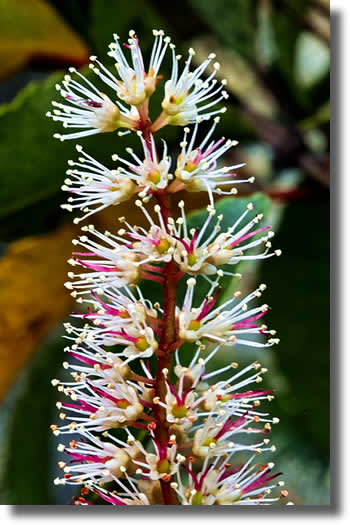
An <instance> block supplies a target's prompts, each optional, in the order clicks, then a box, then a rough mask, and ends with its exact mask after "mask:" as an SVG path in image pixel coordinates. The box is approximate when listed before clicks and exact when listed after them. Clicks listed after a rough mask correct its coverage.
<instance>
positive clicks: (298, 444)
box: [0, 0, 330, 505]
mask: <svg viewBox="0 0 350 525" xmlns="http://www.w3.org/2000/svg"><path fill="white" fill-rule="evenodd" d="M131 28H132V29H134V30H135V31H136V33H137V34H138V36H139V38H140V40H141V45H142V49H143V50H144V52H145V54H147V52H148V51H149V49H150V46H151V45H152V40H153V37H152V33H151V30H152V29H154V28H157V29H159V28H162V29H164V30H165V32H166V33H167V34H169V35H170V36H171V37H172V39H173V41H174V42H175V43H176V44H177V48H178V49H179V50H180V51H178V52H182V53H186V50H187V48H188V47H190V46H191V47H194V48H195V49H196V51H197V54H196V56H195V59H196V60H197V62H198V63H199V62H200V61H202V59H203V58H205V57H206V56H207V54H208V53H209V52H212V51H214V52H215V53H216V54H217V59H218V60H219V61H220V63H221V70H220V72H219V78H226V79H227V90H228V91H229V94H230V99H229V101H228V111H227V113H226V114H225V115H224V117H223V118H222V122H221V128H220V133H222V134H224V135H226V136H228V137H230V138H234V139H237V140H239V142H240V144H239V146H238V148H235V151H234V153H231V154H230V155H231V156H230V155H227V158H226V159H225V161H226V163H228V162H231V164H233V163H235V162H242V161H243V162H246V163H247V167H246V168H244V169H242V170H241V173H243V174H244V176H245V177H246V178H249V177H250V176H252V175H253V176H255V177H256V182H255V183H254V184H253V185H252V184H247V185H243V187H242V188H240V190H241V191H240V194H239V198H238V199H237V206H238V203H240V205H242V204H244V203H246V202H248V201H249V200H252V199H254V201H255V202H256V206H257V207H260V208H262V209H263V211H264V213H265V217H266V222H268V223H269V224H272V225H273V228H274V230H275V231H276V238H275V239H274V247H275V248H280V249H282V251H283V256H282V257H279V258H273V259H270V260H269V261H268V262H267V263H266V264H265V263H263V264H256V263H254V264H246V265H245V267H244V268H243V269H242V270H241V271H244V278H243V280H242V281H241V283H240V289H242V288H243V289H247V290H250V289H251V288H252V287H254V286H255V284H256V283H257V282H258V281H259V282H265V283H267V284H268V289H267V291H266V293H265V294H266V295H265V299H264V300H265V301H266V302H267V303H268V304H270V305H271V306H272V310H271V312H270V314H269V324H270V325H272V326H273V328H276V329H277V330H278V335H279V337H280V338H281V343H280V345H279V346H278V347H274V348H273V349H272V350H266V351H264V353H263V354H262V353H260V354H259V355H258V356H257V354H256V352H255V353H254V352H252V351H248V352H247V350H246V349H245V350H241V351H240V350H239V349H238V350H237V351H236V355H235V356H234V359H235V360H237V361H238V360H239V361H240V362H243V363H244V362H248V361H249V362H250V361H251V360H252V359H256V358H259V360H260V361H261V362H262V363H263V365H264V366H266V367H268V368H269V370H270V373H269V374H268V376H269V377H266V382H267V383H268V386H269V387H271V388H273V389H275V390H276V400H275V401H274V403H273V406H270V408H271V409H272V412H273V415H274V416H277V417H279V418H280V420H281V422H280V424H279V425H278V426H277V427H274V428H273V430H274V432H273V436H272V437H273V441H274V443H275V444H276V445H277V452H276V453H275V454H274V458H273V461H274V462H275V463H276V466H277V468H278V471H282V472H283V479H284V480H285V481H286V485H287V488H288V490H289V498H290V499H292V500H293V501H295V502H296V503H298V504H304V505H327V504H329V113H330V111H329V67H330V52H329V38H330V18H329V2H328V1H327V0H215V2H213V1H212V0H182V1H181V2H180V4H179V3H174V2H163V1H161V0H133V1H132V2H121V1H119V0H51V1H50V0H0V163H1V174H0V177H1V193H0V241H1V242H0V300H1V304H2V320H1V327H0V358H1V366H0V403H1V406H0V409H1V415H0V447H1V450H0V503H4V504H66V503H69V502H70V500H71V497H72V496H73V495H74V491H73V492H72V491H70V490H68V489H64V488H61V487H58V488H56V487H54V486H53V483H52V480H53V478H54V477H55V476H56V462H57V459H58V458H57V452H56V447H57V439H56V438H53V437H52V435H51V432H50V431H49V425H50V424H51V423H52V422H54V421H56V420H57V413H56V409H55V402H56V399H57V392H56V391H55V390H54V389H53V388H52V387H51V385H50V380H51V378H53V377H56V376H61V377H62V373H61V368H60V367H61V362H62V361H63V360H64V354H63V353H62V348H63V346H64V341H63V339H62V333H63V332H62V329H61V324H62V321H63V320H65V319H67V316H68V315H69V312H70V311H71V309H72V308H73V305H72V302H71V297H70V296H69V294H68V293H67V291H66V290H65V289H64V287H63V282H64V281H65V280H66V273H67V271H68V268H67V265H66V259H67V258H69V256H70V252H71V239H72V238H73V237H74V235H75V234H76V231H77V230H76V227H73V225H72V224H71V217H69V216H68V217H67V214H66V213H64V212H62V210H61V209H60V207H59V205H60V204H61V203H62V202H63V201H64V200H65V198H64V195H62V194H61V192H60V186H61V184H62V182H63V179H64V174H65V170H66V167H67V164H66V163H67V160H68V159H69V158H72V157H74V154H75V149H74V147H75V143H73V141H72V142H67V143H59V142H58V141H55V140H54V139H53V138H52V135H53V133H54V132H57V131H58V132H59V131H61V130H60V129H59V123H53V122H52V121H50V120H48V119H47V118H45V113H46V112H47V111H48V110H49V109H50V105H51V100H55V99H57V98H58V94H57V92H56V90H55V84H56V83H57V82H58V81H59V80H61V78H62V76H63V74H64V71H65V70H66V69H67V67H69V66H70V65H74V66H76V67H78V68H83V69H84V68H86V66H87V64H88V57H89V55H90V54H97V55H99V57H100V58H102V60H104V62H105V63H106V64H109V65H112V64H110V62H109V58H108V57H106V59H104V58H103V57H105V53H106V49H107V45H108V43H109V42H110V41H111V38H112V34H113V33H118V34H119V35H120V36H121V39H122V40H126V39H127V34H128V31H129V29H131ZM167 68H169V64H167V63H165V65H164V70H165V74H166V71H167ZM161 96H162V88H159V89H158V94H157V93H156V94H155V95H154V97H152V103H153V98H154V99H155V100H154V106H155V107H156V106H157V101H158V102H160V100H161ZM157 97H158V99H157ZM163 136H165V137H166V138H167V140H168V143H169V146H170V151H172V150H173V151H174V152H175V151H176V149H175V148H176V147H177V145H178V142H179V139H180V137H181V136H182V131H181V130H178V129H177V128H172V129H165V130H164V134H163ZM132 140H133V138H132V137H126V138H123V139H120V138H118V137H117V136H116V135H114V134H105V135H99V136H96V137H95V138H92V139H91V138H88V139H86V140H84V146H86V150H87V151H88V152H89V153H90V154H92V155H94V156H96V157H97V158H98V160H100V161H102V162H105V163H107V165H108V164H109V162H110V155H111V153H115V152H117V153H118V152H121V153H122V152H123V150H124V148H125V147H126V146H127V145H129V142H130V141H132ZM241 173H240V174H241ZM252 194H254V195H252ZM193 195H194V197H193ZM187 197H188V196H187ZM187 201H188V199H187ZM206 204H207V202H206V200H205V196H204V197H203V195H201V194H190V206H189V207H190V208H191V209H193V210H195V209H198V208H202V207H203V206H206ZM220 206H222V211H224V213H225V221H226V220H227V221H228V223H230V221H231V219H232V217H231V216H230V209H231V207H230V206H228V205H227V203H226V204H225V202H223V203H222V204H220ZM129 210H130V207H129ZM127 212H128V209H126V207H124V208H123V209H122V210H120V209H118V214H119V213H120V214H125V213H127ZM113 213H114V215H113ZM115 216H116V210H115V209H114V210H112V211H109V212H107V213H104V214H101V215H100V216H99V217H98V219H96V220H95V221H94V222H95V225H96V226H100V227H102V228H103V227H105V226H106V225H107V224H108V225H109V226H110V225H111V220H115ZM132 218H133V220H134V222H137V221H138V217H136V214H134V215H133V217H132ZM194 218H195V219H196V217H194ZM197 218H198V216H197ZM221 359H223V360H224V359H225V356H222V357H221ZM229 359H230V360H232V356H230V357H229Z"/></svg>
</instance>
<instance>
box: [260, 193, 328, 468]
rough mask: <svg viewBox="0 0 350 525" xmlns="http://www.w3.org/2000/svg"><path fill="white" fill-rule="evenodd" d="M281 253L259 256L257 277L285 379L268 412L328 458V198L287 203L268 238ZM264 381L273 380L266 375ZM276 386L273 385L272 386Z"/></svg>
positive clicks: (325, 460)
mask: <svg viewBox="0 0 350 525" xmlns="http://www.w3.org/2000/svg"><path fill="white" fill-rule="evenodd" d="M274 245H276V247H278V248H280V249H281V250H282V257H279V258H278V259H277V258H272V259H270V260H268V261H264V262H263V264H262V266H261V272H260V279H261V280H262V281H263V282H266V283H267V285H268V288H267V290H266V292H265V300H266V302H267V303H268V304H269V305H271V307H272V310H271V313H270V316H269V317H270V319H271V323H272V324H273V328H275V329H276V330H277V332H278V337H279V338H280V339H281V342H280V344H279V346H278V347H277V349H276V350H273V354H274V356H275V360H276V366H277V367H278V369H279V370H280V372H281V374H282V375H283V377H284V378H285V379H286V382H285V387H284V389H283V390H281V389H278V388H277V395H276V401H275V402H274V412H275V414H276V415H277V416H278V417H280V419H281V425H283V426H284V428H285V429H286V430H288V429H289V430H290V431H295V432H297V434H298V435H299V436H300V437H301V438H302V439H304V440H305V441H306V442H307V443H308V445H309V446H310V447H311V448H312V449H313V450H314V451H315V453H316V454H318V457H319V458H320V459H321V460H322V462H323V463H324V464H326V465H327V464H328V459H329V203H328V201H327V200H324V201H323V200H320V201H310V200H308V201H298V202H295V203H293V204H290V205H289V206H288V207H287V208H286V210H285V213H284V218H283V222H282V223H281V225H280V228H279V231H278V233H277V235H276V238H275V239H274ZM269 376H270V377H268V376H267V378H266V379H267V381H269V382H270V384H271V383H272V382H274V379H275V378H274V377H273V375H272V374H269ZM273 388H276V385H275V384H274V385H273Z"/></svg>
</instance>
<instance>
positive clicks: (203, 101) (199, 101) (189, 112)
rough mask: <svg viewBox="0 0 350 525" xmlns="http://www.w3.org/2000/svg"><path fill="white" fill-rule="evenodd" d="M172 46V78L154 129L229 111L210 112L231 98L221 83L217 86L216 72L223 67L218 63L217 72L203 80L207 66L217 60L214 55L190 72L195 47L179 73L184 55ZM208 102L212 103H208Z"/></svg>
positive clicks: (182, 124)
mask: <svg viewBox="0 0 350 525" xmlns="http://www.w3.org/2000/svg"><path fill="white" fill-rule="evenodd" d="M170 47H171V49H172V56H173V65H172V71H171V77H170V79H169V80H168V81H167V82H166V83H165V97H164V100H163V102H162V108H163V113H162V114H161V115H160V117H158V119H157V120H156V121H155V123H154V125H153V127H152V129H153V130H154V131H156V130H158V129H160V128H161V127H163V126H164V125H166V124H170V125H173V126H184V125H186V124H189V123H191V122H193V123H194V122H197V121H200V120H204V119H208V118H210V117H211V116H212V115H215V114H217V113H224V112H225V111H226V108H221V109H218V110H214V111H212V110H211V108H212V106H214V105H216V104H217V103H218V102H219V101H220V100H222V99H223V98H225V99H226V98H228V95H227V93H226V91H223V90H222V84H219V85H217V80H215V79H214V76H215V75H216V72H217V70H218V69H219V68H220V66H219V64H218V63H215V64H214V71H213V72H212V73H211V74H210V75H209V77H208V78H207V79H205V80H203V79H202V78H201V77H202V76H203V74H204V72H205V70H206V68H207V66H208V65H209V64H210V63H211V62H212V60H213V59H214V58H215V54H214V53H212V54H210V55H209V56H208V58H207V60H205V61H204V62H202V64H200V65H199V66H198V67H197V68H196V69H195V70H194V71H192V72H191V71H190V65H191V61H192V57H193V56H194V55H195V52H194V50H193V49H192V48H191V49H189V56H188V59H187V60H186V63H185V67H184V69H183V71H182V73H181V74H179V67H178V62H179V60H180V58H181V56H179V55H175V46H173V45H170ZM208 100H210V101H209V102H208Z"/></svg>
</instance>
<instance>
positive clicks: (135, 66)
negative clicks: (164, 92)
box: [94, 30, 170, 106]
mask: <svg viewBox="0 0 350 525" xmlns="http://www.w3.org/2000/svg"><path fill="white" fill-rule="evenodd" d="M153 35H154V36H155V40H154V43H153V48H152V52H151V58H150V62H149V66H148V69H147V71H146V69H145V66H144V60H143V56H142V52H141V49H140V46H139V41H138V38H137V36H136V35H135V31H130V32H129V37H130V38H129V39H128V44H124V46H125V47H126V48H128V49H129V50H130V55H131V63H132V65H131V66H130V65H129V62H128V60H127V59H126V58H125V54H124V52H123V49H122V47H121V46H120V44H119V36H118V35H114V39H115V42H113V43H112V44H110V46H109V47H110V51H109V53H108V55H109V56H111V57H112V58H113V59H114V60H115V61H116V64H115V67H116V69H117V72H118V75H119V77H120V79H121V80H117V79H116V78H115V76H114V75H113V74H112V73H110V71H109V70H108V69H107V68H105V67H104V66H103V64H101V63H100V62H98V61H97V60H96V58H95V57H94V60H95V62H96V63H97V64H98V66H99V68H100V69H101V71H99V70H97V71H96V73H97V74H98V75H99V76H100V77H101V78H102V80H103V81H104V82H106V84H108V85H109V86H110V87H112V88H113V89H115V90H116V91H117V94H118V97H119V98H120V99H121V100H122V101H123V102H125V103H127V104H131V105H135V106H141V105H142V104H143V103H144V102H145V100H146V99H147V98H148V97H150V96H151V95H152V94H153V93H154V91H155V89H156V85H157V82H158V80H159V77H158V73H159V69H160V66H161V64H162V61H163V58H164V55H165V52H166V49H167V47H168V44H169V43H170V38H169V37H164V32H163V31H161V30H160V31H158V30H154V31H153Z"/></svg>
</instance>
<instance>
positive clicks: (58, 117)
mask: <svg viewBox="0 0 350 525" xmlns="http://www.w3.org/2000/svg"><path fill="white" fill-rule="evenodd" d="M69 71H70V73H76V74H77V75H78V76H79V77H80V78H81V80H82V81H83V82H78V81H76V80H73V79H72V77H71V76H70V75H65V77H64V80H63V82H62V86H61V85H60V84H56V89H57V91H59V93H60V94H61V95H62V97H63V98H65V100H66V102H69V104H67V103H66V104H62V103H59V102H56V101H53V102H52V105H53V106H54V107H55V108H56V109H54V111H53V113H51V112H50V111H49V112H48V113H47V114H46V116H48V117H51V118H52V119H53V120H54V121H61V122H62V124H63V127H65V128H82V131H77V132H74V133H68V134H65V135H61V134H60V133H56V134H55V135H54V137H55V138H57V139H60V140H61V141H63V140H68V139H78V138H80V137H87V136H89V135H95V134H96V133H106V132H111V131H115V130H116V129H119V128H127V129H135V127H136V124H137V120H136V119H135V118H134V116H133V113H132V112H131V111H129V110H127V109H126V108H125V107H123V106H122V105H121V104H118V105H116V104H114V103H113V102H112V101H111V99H110V98H109V97H108V96H107V95H105V94H104V93H101V92H100V91H99V90H98V89H97V88H96V87H95V86H94V85H93V84H92V83H91V82H90V80H88V79H87V78H86V77H84V76H83V75H82V74H81V73H79V71H77V70H76V69H75V68H70V69H69Z"/></svg>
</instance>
